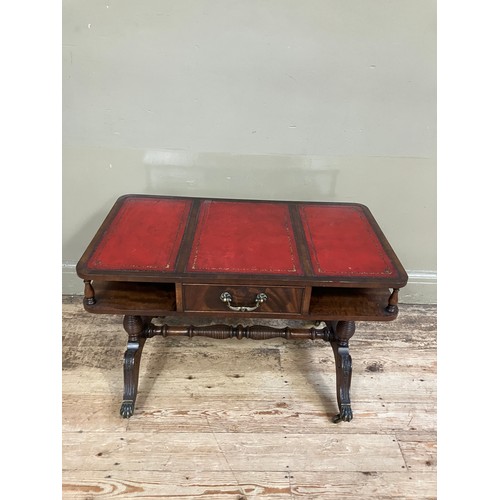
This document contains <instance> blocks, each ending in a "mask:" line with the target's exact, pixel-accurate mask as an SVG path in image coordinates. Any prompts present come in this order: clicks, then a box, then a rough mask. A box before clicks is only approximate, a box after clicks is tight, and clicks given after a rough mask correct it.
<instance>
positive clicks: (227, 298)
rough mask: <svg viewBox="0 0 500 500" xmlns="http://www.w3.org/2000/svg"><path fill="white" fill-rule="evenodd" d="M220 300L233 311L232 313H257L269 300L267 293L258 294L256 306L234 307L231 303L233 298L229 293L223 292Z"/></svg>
mask: <svg viewBox="0 0 500 500" xmlns="http://www.w3.org/2000/svg"><path fill="white" fill-rule="evenodd" d="M220 300H222V302H224V303H225V304H226V306H227V307H228V308H229V309H231V311H239V312H251V311H255V309H257V308H258V307H259V306H260V305H261V304H262V303H263V302H265V301H266V300H267V295H266V294H265V293H258V294H257V295H256V296H255V305H254V306H239V307H236V306H232V305H231V302H232V300H233V297H231V294H230V293H229V292H222V293H221V296H220Z"/></svg>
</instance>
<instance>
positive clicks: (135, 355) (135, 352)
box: [120, 316, 148, 418]
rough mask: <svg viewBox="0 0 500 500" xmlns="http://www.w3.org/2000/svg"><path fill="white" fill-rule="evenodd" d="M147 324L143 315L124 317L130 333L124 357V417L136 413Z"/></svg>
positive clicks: (124, 325) (121, 410) (124, 324)
mask: <svg viewBox="0 0 500 500" xmlns="http://www.w3.org/2000/svg"><path fill="white" fill-rule="evenodd" d="M147 324H148V322H147V321H145V320H144V319H143V318H141V316H125V317H124V318H123V328H124V329H125V331H126V332H127V333H128V344H127V350H126V351H125V356H124V358H123V379H124V389H123V402H122V405H121V408H120V415H121V416H122V417H124V418H130V417H131V416H132V415H133V413H134V407H135V399H136V397H137V387H138V384H139V366H140V363H141V354H142V348H143V347H144V343H145V342H146V336H145V334H144V329H145V327H146V325H147Z"/></svg>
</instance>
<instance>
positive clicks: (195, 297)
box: [77, 195, 408, 422]
mask: <svg viewBox="0 0 500 500" xmlns="http://www.w3.org/2000/svg"><path fill="white" fill-rule="evenodd" d="M77 274H78V276H80V278H82V279H83V282H84V299H83V305H84V307H85V309H86V311H88V312H90V313H96V314H118V315H123V326H124V329H125V331H126V332H127V334H128V344H127V349H126V351H125V356H124V365H123V369H124V394H123V402H122V404H121V408H120V414H121V415H122V416H123V417H126V418H129V417H131V416H132V414H133V412H134V407H135V403H136V398H137V392H138V380H139V364H140V359H141V353H142V349H143V347H144V343H145V341H146V339H148V338H151V337H154V336H155V335H162V336H164V337H169V336H185V337H194V336H205V337H211V338H216V339H228V338H233V337H236V338H238V339H243V338H248V339H255V340H263V339H270V338H276V337H280V338H284V339H287V340H296V339H311V340H316V339H321V340H324V341H327V342H329V343H330V344H331V345H332V348H333V353H334V357H335V365H336V384H337V403H338V408H339V414H338V415H337V416H336V417H335V418H334V421H335V422H339V421H350V420H351V419H352V409H351V399H350V386H351V374H352V360H351V356H350V354H349V339H350V338H351V337H352V336H353V334H354V332H355V322H356V321H391V320H394V319H395V318H396V317H397V314H398V306H397V304H398V291H399V289H400V288H402V287H404V286H405V285H406V283H407V279H408V276H407V274H406V272H405V270H404V268H403V266H402V265H401V263H400V261H399V260H398V258H397V256H396V254H395V253H394V251H393V249H392V248H391V246H390V245H389V243H388V241H387V239H386V238H385V236H384V235H383V233H382V231H381V229H380V227H379V226H378V224H377V222H376V221H375V219H374V218H373V216H372V214H371V213H370V211H369V209H368V208H367V207H366V206H364V205H361V204H357V203H324V202H296V201H293V202H292V201H290V202H285V201H257V200H229V199H208V198H187V197H172V196H153V195H125V196H122V197H120V198H119V199H118V200H117V201H116V203H115V204H114V206H113V208H112V209H111V211H110V213H109V214H108V216H107V217H106V219H105V220H104V222H103V223H102V225H101V227H100V228H99V230H98V231H97V233H96V235H95V237H94V238H93V239H92V241H91V243H90V244H89V246H88V248H87V249H86V251H85V252H84V254H83V256H82V258H81V259H80V261H79V262H78V264H77ZM174 317H176V318H179V317H180V318H183V319H182V321H181V322H184V321H185V322H186V323H187V325H186V326H172V325H169V324H168V318H174ZM200 317H205V318H206V317H210V318H212V319H213V320H220V319H223V318H225V319H227V318H230V320H231V323H232V324H217V325H213V324H210V325H207V326H193V325H192V324H191V323H192V322H196V321H195V320H196V318H200ZM158 318H161V319H160V320H159V324H158ZM256 318H266V319H271V318H278V319H282V320H292V319H293V320H302V321H304V322H310V325H312V326H311V327H306V326H304V327H303V328H289V327H286V328H273V327H269V326H255V325H254V326H243V325H242V324H240V323H239V322H240V321H242V320H244V319H247V320H248V319H256ZM153 319H155V322H153ZM233 320H234V322H233ZM227 322H229V321H227ZM243 322H244V321H243ZM207 323H211V322H210V321H207Z"/></svg>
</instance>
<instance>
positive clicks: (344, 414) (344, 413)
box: [333, 405, 352, 424]
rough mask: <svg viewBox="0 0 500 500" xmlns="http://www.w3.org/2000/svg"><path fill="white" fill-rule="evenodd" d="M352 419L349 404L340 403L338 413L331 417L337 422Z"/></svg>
mask: <svg viewBox="0 0 500 500" xmlns="http://www.w3.org/2000/svg"><path fill="white" fill-rule="evenodd" d="M351 420H352V409H351V405H341V406H340V413H339V414H338V415H336V416H335V417H334V419H333V421H334V423H336V424H337V423H339V422H350V421H351Z"/></svg>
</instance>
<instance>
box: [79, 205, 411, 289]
mask: <svg viewBox="0 0 500 500" xmlns="http://www.w3.org/2000/svg"><path fill="white" fill-rule="evenodd" d="M77 272H78V274H79V276H80V277H82V278H84V279H97V278H99V277H101V278H103V279H115V280H119V279H124V280H128V281H133V280H137V281H141V280H149V281H151V280H158V281H167V280H171V281H175V280H179V279H181V278H183V279H185V278H190V277H192V278H193V279H194V277H197V279H199V277H200V276H204V277H206V279H207V280H209V279H210V277H217V279H222V278H223V277H224V276H227V277H236V276H239V277H241V278H243V279H244V278H245V276H246V277H249V276H250V275H252V277H254V278H255V277H256V276H258V277H262V278H264V277H266V278H267V277H269V278H271V279H280V278H282V279H287V280H290V279H292V280H296V281H300V280H303V281H307V282H325V281H328V282H338V283H343V284H350V285H351V286H354V285H355V284H356V283H362V284H363V283H364V284H366V283H369V282H377V283H383V284H384V285H386V286H399V285H400V286H404V284H405V283H406V280H407V276H406V273H405V271H404V269H403V267H402V266H401V264H400V262H399V260H398V259H397V257H396V255H395V254H394V252H393V250H392V248H391V247H390V245H389V243H388V242H387V240H386V239H385V237H384V235H383V234H382V232H381V230H380V228H379V227H378V225H377V223H376V222H375V220H374V219H373V216H372V215H371V213H370V212H369V210H368V209H367V208H366V207H365V206H363V205H359V204H351V203H314V202H278V201H276V202H271V201H243V200H222V199H219V200H211V199H199V198H175V197H163V196H146V195H127V196H123V197H121V198H120V199H119V200H118V201H117V202H116V204H115V206H114V207H113V209H112V210H111V212H110V214H109V215H108V217H107V218H106V220H105V221H104V223H103V225H102V226H101V228H100V229H99V231H98V233H97V234H96V236H95V238H94V240H93V241H92V243H91V244H90V245H89V247H88V248H87V250H86V252H85V253H84V255H83V257H82V259H81V260H80V262H79V263H78V266H77Z"/></svg>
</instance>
